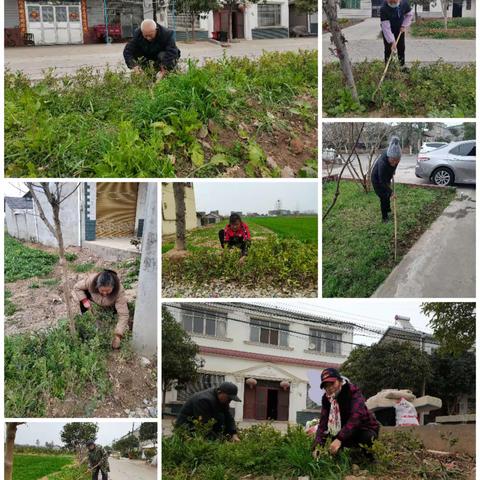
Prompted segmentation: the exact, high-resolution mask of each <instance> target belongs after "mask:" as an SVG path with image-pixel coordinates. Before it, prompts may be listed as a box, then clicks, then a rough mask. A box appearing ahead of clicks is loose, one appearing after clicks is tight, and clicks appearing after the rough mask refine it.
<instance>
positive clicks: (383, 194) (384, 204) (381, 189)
mask: <svg viewBox="0 0 480 480" xmlns="http://www.w3.org/2000/svg"><path fill="white" fill-rule="evenodd" d="M372 187H373V190H375V193H376V194H377V196H378V198H379V199H380V210H381V211H382V219H383V220H388V214H389V213H390V212H391V211H392V209H391V208H390V196H391V195H392V192H391V191H390V190H388V189H387V188H386V187H385V186H383V185H381V184H379V183H372Z"/></svg>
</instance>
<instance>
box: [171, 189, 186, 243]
mask: <svg viewBox="0 0 480 480" xmlns="http://www.w3.org/2000/svg"><path fill="white" fill-rule="evenodd" d="M173 195H174V197H175V226H176V241H175V249H176V250H186V248H185V231H186V227H185V223H186V222H185V183H182V182H174V183H173Z"/></svg>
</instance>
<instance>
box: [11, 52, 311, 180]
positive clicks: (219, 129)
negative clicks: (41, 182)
mask: <svg viewBox="0 0 480 480" xmlns="http://www.w3.org/2000/svg"><path fill="white" fill-rule="evenodd" d="M317 89H318V75H317V51H303V52H283V53H280V52H269V53H265V54H264V55H263V56H262V57H260V58H257V59H249V58H246V57H245V58H230V57H228V58H227V57H226V58H223V59H220V60H215V61H210V62H207V64H206V65H205V66H203V67H198V66H197V65H196V64H195V63H193V62H191V63H190V64H189V65H188V68H187V69H186V72H178V73H172V74H171V75H168V77H166V78H165V79H163V80H162V81H161V82H159V83H155V82H154V81H153V79H152V75H151V72H150V73H148V72H147V73H145V74H143V75H139V76H135V75H134V76H130V75H129V74H126V73H124V72H121V71H119V72H115V71H107V72H106V73H105V74H103V75H100V74H98V72H95V71H94V70H93V69H83V70H79V71H78V72H77V74H76V75H75V76H72V77H62V78H56V77H53V76H52V75H47V76H46V77H45V78H44V79H43V80H41V81H39V82H36V83H32V82H30V81H29V80H28V79H27V78H25V77H24V76H23V75H22V74H21V73H11V72H7V73H6V75H5V171H6V176H9V177H45V176H47V177H175V176H182V177H192V176H198V177H213V176H218V175H225V174H226V175H227V176H228V175H231V176H233V173H232V170H233V171H234V172H235V176H252V177H255V176H265V177H270V176H274V177H275V176H277V177H278V176H280V174H281V171H282V168H284V167H286V166H289V167H290V168H291V169H292V170H293V171H294V174H296V175H298V176H316V165H317V160H316V158H317V151H316V149H317V132H316V127H317V111H316V110H317ZM58 132H62V135H60V136H59V134H58ZM267 156H270V157H272V158H273V159H274V161H275V162H276V166H275V165H273V166H272V162H270V163H269V164H267Z"/></svg>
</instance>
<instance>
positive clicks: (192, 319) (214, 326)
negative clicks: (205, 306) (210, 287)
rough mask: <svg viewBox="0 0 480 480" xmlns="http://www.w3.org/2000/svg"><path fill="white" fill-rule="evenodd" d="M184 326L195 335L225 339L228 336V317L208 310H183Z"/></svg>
mask: <svg viewBox="0 0 480 480" xmlns="http://www.w3.org/2000/svg"><path fill="white" fill-rule="evenodd" d="M181 321H182V326H183V328H184V329H185V330H186V331H187V332H189V333H193V334H198V335H206V336H209V337H217V338H225V337H226V335H227V316H226V315H225V314H221V313H216V312H209V311H206V310H189V311H187V310H182V317H181Z"/></svg>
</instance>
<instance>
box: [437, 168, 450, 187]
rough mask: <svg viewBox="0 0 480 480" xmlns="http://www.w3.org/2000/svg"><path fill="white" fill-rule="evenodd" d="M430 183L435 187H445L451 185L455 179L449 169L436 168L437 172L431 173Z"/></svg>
mask: <svg viewBox="0 0 480 480" xmlns="http://www.w3.org/2000/svg"><path fill="white" fill-rule="evenodd" d="M432 181H433V183H434V184H435V185H439V186H440V187H447V186H449V185H453V182H454V181H455V177H454V175H453V172H452V171H451V170H450V169H449V168H445V167H441V168H437V170H435V171H434V172H433V174H432Z"/></svg>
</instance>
